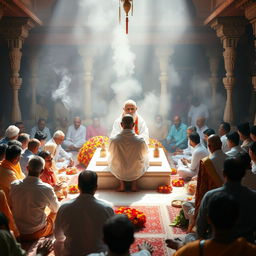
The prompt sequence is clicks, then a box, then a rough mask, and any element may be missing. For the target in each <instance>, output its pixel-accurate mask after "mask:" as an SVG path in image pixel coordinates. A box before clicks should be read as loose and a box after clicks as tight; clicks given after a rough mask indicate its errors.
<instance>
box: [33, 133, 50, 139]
mask: <svg viewBox="0 0 256 256" xmlns="http://www.w3.org/2000/svg"><path fill="white" fill-rule="evenodd" d="M34 138H35V139H38V140H39V141H42V140H46V138H47V135H46V134H44V133H43V132H41V131H37V132H36V134H35V136H34Z"/></svg>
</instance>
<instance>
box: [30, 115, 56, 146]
mask: <svg viewBox="0 0 256 256" xmlns="http://www.w3.org/2000/svg"><path fill="white" fill-rule="evenodd" d="M38 131H40V132H42V133H43V134H44V135H46V141H48V140H50V139H51V133H50V130H49V128H48V127H46V121H45V119H42V118H41V119H39V120H38V122H37V126H34V127H33V128H32V129H31V132H30V137H31V138H35V135H36V132H38Z"/></svg>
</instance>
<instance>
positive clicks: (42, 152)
mask: <svg viewBox="0 0 256 256" xmlns="http://www.w3.org/2000/svg"><path fill="white" fill-rule="evenodd" d="M38 156H41V157H42V158H43V159H45V158H46V157H48V156H51V153H50V152H49V151H41V152H39V154H38Z"/></svg>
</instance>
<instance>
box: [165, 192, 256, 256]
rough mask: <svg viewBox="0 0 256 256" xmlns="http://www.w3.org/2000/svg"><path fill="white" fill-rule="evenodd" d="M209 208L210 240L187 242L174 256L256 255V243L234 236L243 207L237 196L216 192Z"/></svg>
mask: <svg viewBox="0 0 256 256" xmlns="http://www.w3.org/2000/svg"><path fill="white" fill-rule="evenodd" d="M207 208H208V213H207V216H208V217H207V218H208V222H209V223H210V225H211V230H212V236H211V237H210V238H209V239H208V240H197V241H194V242H191V243H188V244H186V245H185V246H183V247H182V248H180V249H179V250H178V251H177V252H175V253H174V254H173V256H197V255H207V256H215V255H222V256H230V255H232V256H240V255H246V256H251V255H256V245H254V244H251V243H249V242H247V241H246V240H245V239H244V238H242V237H235V236H234V230H235V229H236V225H237V222H238V221H239V218H241V212H240V209H241V207H240V205H239V203H238V200H237V198H236V197H234V196H232V195H230V194H229V193H223V192H222V193H221V192H219V193H215V194H214V195H213V196H211V198H210V200H209V203H208V207H207ZM245 218H246V216H245ZM167 245H168V240H167Z"/></svg>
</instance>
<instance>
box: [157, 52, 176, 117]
mask: <svg viewBox="0 0 256 256" xmlns="http://www.w3.org/2000/svg"><path fill="white" fill-rule="evenodd" d="M172 54H173V49H170V48H169V49H167V48H159V49H157V50H156V55H157V57H158V59H159V67H160V76H159V81H160V103H159V113H160V114H161V115H162V116H163V117H167V115H168V111H169V106H168V103H169V102H170V99H169V92H168V89H167V84H168V81H169V77H168V68H169V61H170V56H171V55H172Z"/></svg>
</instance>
